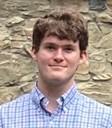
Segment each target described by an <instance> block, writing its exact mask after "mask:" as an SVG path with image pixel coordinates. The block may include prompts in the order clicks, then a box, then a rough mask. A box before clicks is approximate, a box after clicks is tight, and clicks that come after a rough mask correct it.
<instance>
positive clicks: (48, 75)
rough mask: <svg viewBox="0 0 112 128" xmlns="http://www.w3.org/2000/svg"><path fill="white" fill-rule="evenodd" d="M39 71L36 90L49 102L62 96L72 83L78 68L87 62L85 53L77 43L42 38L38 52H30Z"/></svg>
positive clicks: (54, 38) (53, 38) (55, 38)
mask: <svg viewBox="0 0 112 128" xmlns="http://www.w3.org/2000/svg"><path fill="white" fill-rule="evenodd" d="M32 57H33V59H34V60H35V61H36V62H37V65H38V69H39V79H38V88H39V89H40V90H41V92H42V93H43V94H44V95H45V96H46V97H47V98H48V99H49V101H51V103H52V105H53V104H55V103H54V101H55V100H56V99H57V98H59V97H60V96H61V95H62V94H64V93H65V92H66V91H67V90H68V89H69V88H70V87H71V86H72V85H73V83H74V74H75V72H76V70H77V68H78V66H79V65H80V64H82V63H84V62H85V61H87V54H86V51H82V52H80V48H79V42H78V41H76V42H73V41H72V40H67V39H64V40H60V39H59V38H58V37H56V36H49V37H44V38H43V40H42V42H41V45H40V47H39V50H38V51H37V52H36V53H35V50H32Z"/></svg>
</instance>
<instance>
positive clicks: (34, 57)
mask: <svg viewBox="0 0 112 128" xmlns="http://www.w3.org/2000/svg"><path fill="white" fill-rule="evenodd" d="M30 55H31V57H32V58H33V60H34V61H37V52H35V50H34V49H32V50H30Z"/></svg>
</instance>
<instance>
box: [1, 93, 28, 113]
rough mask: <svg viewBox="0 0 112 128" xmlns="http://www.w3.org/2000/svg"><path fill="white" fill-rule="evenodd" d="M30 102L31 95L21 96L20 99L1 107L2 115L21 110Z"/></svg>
mask: <svg viewBox="0 0 112 128" xmlns="http://www.w3.org/2000/svg"><path fill="white" fill-rule="evenodd" d="M29 102H30V95H29V94H24V95H22V96H20V97H19V98H17V99H15V100H13V101H11V102H8V103H5V104H3V105H1V106H0V113H2V112H3V113H8V112H10V113H11V112H15V111H17V110H18V109H20V108H22V109H23V108H24V106H27V105H28V104H29Z"/></svg>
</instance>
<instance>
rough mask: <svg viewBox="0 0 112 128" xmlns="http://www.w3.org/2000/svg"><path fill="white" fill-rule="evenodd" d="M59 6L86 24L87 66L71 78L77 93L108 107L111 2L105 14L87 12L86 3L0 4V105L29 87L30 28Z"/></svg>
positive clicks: (36, 0)
mask: <svg viewBox="0 0 112 128" xmlns="http://www.w3.org/2000/svg"><path fill="white" fill-rule="evenodd" d="M62 6H64V7H71V8H77V10H79V11H80V12H81V13H82V14H83V15H84V17H85V18H86V20H87V21H88V30H89V48H88V53H89V62H87V63H86V64H83V65H80V67H79V69H78V71H77V74H76V75H75V77H74V79H76V81H77V82H78V89H79V90H80V91H81V92H82V93H84V94H85V95H88V96H90V97H92V98H94V99H96V100H98V101H100V102H102V103H104V104H106V105H110V106H112V0H107V10H105V11H90V10H89V5H88V1H87V0H70V1H68V0H41V1H40V0H32V1H31V0H25V1H23V0H15V1H14V0H5V1H4V0H0V103H4V102H8V101H10V100H13V99H15V98H16V97H18V96H20V95H22V94H24V93H27V92H29V91H30V90H31V88H32V87H33V85H34V81H35V80H36V79H38V69H37V67H36V65H35V63H34V62H33V61H32V58H31V56H30V48H31V33H32V26H33V24H34V23H35V21H36V18H38V17H39V16H40V15H43V14H45V13H48V12H49V11H51V10H53V9H54V8H57V7H62Z"/></svg>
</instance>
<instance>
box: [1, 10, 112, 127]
mask: <svg viewBox="0 0 112 128" xmlns="http://www.w3.org/2000/svg"><path fill="white" fill-rule="evenodd" d="M87 45H88V32H87V28H86V24H85V21H84V19H83V18H82V16H81V15H80V14H79V13H76V12H69V11H63V10H61V12H54V13H51V14H49V15H46V16H44V17H41V18H40V19H38V20H37V22H36V23H35V25H34V29H33V44H32V57H33V59H34V60H35V61H36V62H37V65H38V69H39V78H38V81H37V82H36V86H35V88H34V89H33V90H32V92H31V93H29V94H26V95H24V96H21V97H20V98H18V99H16V100H14V101H12V102H10V103H7V104H4V105H2V106H1V108H0V128H112V110H111V109H110V108H109V107H106V106H104V105H102V104H100V103H97V102H96V101H93V100H92V99H90V98H87V97H86V96H84V95H82V94H80V93H79V92H78V91H77V89H76V83H75V81H74V74H75V72H76V70H77V68H78V66H79V65H80V64H81V63H84V62H85V61H87V53H86V48H87Z"/></svg>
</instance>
